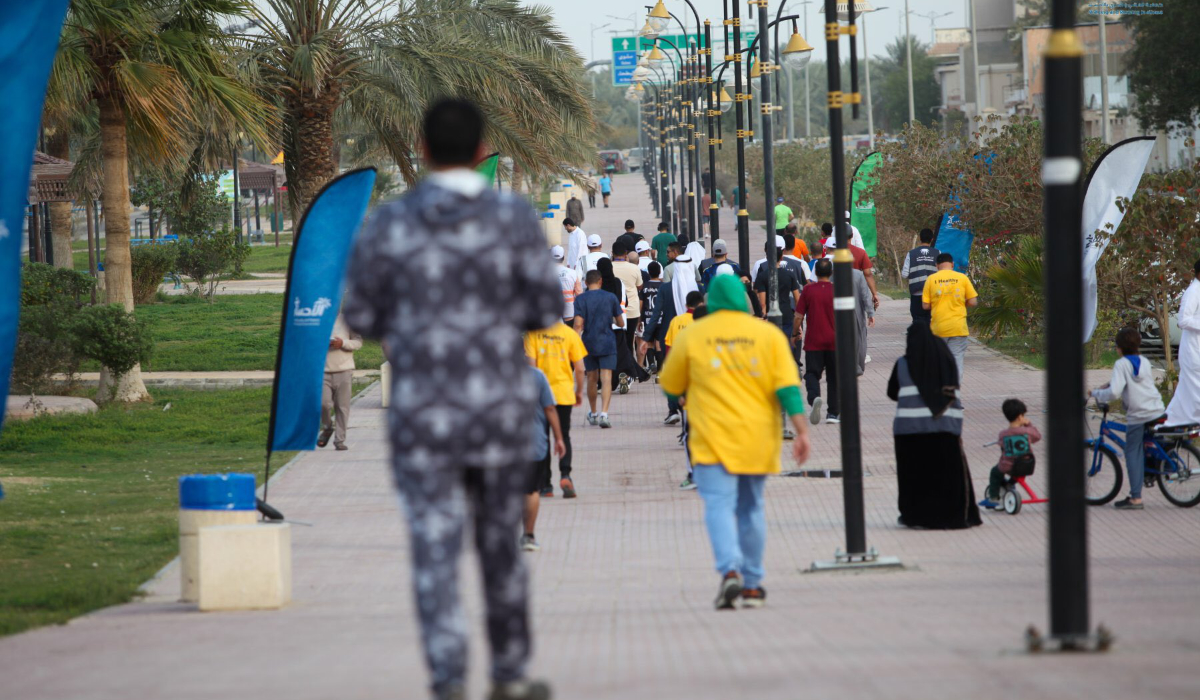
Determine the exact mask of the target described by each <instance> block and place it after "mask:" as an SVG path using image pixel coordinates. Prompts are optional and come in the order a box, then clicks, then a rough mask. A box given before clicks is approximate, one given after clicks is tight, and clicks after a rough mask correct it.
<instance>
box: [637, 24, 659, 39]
mask: <svg viewBox="0 0 1200 700" xmlns="http://www.w3.org/2000/svg"><path fill="white" fill-rule="evenodd" d="M658 34H659V32H658V30H656V29H655V28H654V27H652V26H651V25H650V20H646V23H645V24H643V25H642V28H641V29H640V30H638V36H640V37H642V38H643V39H655V38H657V37H658Z"/></svg>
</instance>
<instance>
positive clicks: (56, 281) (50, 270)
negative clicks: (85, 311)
mask: <svg viewBox="0 0 1200 700" xmlns="http://www.w3.org/2000/svg"><path fill="white" fill-rule="evenodd" d="M94 286H95V282H94V281H93V280H92V278H91V277H90V276H88V274H87V273H85V272H77V271H75V270H71V269H69V268H64V267H54V266H53V265H47V264H45V263H28V264H26V265H25V269H24V271H22V273H21V306H44V305H46V304H58V303H73V304H76V305H78V304H82V303H84V298H85V297H88V299H89V301H90V295H91V292H92V287H94Z"/></svg>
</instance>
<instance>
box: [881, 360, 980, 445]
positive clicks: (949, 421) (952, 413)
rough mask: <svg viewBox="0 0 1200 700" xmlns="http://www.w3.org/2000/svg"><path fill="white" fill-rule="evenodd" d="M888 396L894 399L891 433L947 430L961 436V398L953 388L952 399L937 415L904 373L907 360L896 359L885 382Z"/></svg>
mask: <svg viewBox="0 0 1200 700" xmlns="http://www.w3.org/2000/svg"><path fill="white" fill-rule="evenodd" d="M888 396H890V397H893V399H894V400H895V401H896V418H895V420H894V421H893V422H892V434H894V435H923V434H927V433H950V434H951V435H962V418H963V412H962V400H961V399H962V397H961V395H960V394H959V392H958V390H957V389H955V391H954V402H953V403H951V404H950V406H949V407H947V408H946V411H945V412H944V413H942V415H940V416H938V417H937V418H934V417H933V411H931V410H929V407H928V406H926V405H925V400H924V399H922V398H921V392H920V391H918V390H917V385H916V384H914V383H913V380H912V376H911V375H909V373H908V361H907V360H905V359H904V358H903V357H901V358H900V359H899V360H896V369H895V371H894V372H892V378H891V379H890V380H889V381H888Z"/></svg>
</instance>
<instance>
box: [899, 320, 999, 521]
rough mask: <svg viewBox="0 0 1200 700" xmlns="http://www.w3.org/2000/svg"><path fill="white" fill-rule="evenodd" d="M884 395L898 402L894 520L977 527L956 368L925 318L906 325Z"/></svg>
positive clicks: (942, 343) (973, 490)
mask: <svg viewBox="0 0 1200 700" xmlns="http://www.w3.org/2000/svg"><path fill="white" fill-rule="evenodd" d="M887 394H888V398H890V399H892V400H893V401H896V402H897V407H896V418H895V421H894V422H893V424H892V433H893V436H894V438H895V442H896V481H897V482H898V484H899V487H900V496H899V499H898V500H899V503H898V505H899V508H900V519H899V523H900V524H901V525H905V526H908V527H919V528H928V529H934V530H957V529H962V528H968V527H974V526H976V525H981V524H982V523H983V521H982V520H980V518H979V507H978V506H977V505H976V504H975V489H974V487H973V486H972V484H971V472H970V470H969V469H968V468H967V456H966V454H964V453H963V448H962V415H963V414H962V404H961V403H960V402H959V399H958V366H957V365H956V364H955V363H954V356H953V355H951V354H950V348H949V347H947V346H946V342H945V341H944V340H942V339H941V338H938V337H936V336H935V335H934V334H933V332H932V331H931V330H930V329H929V324H928V323H927V322H924V321H918V322H917V323H914V324H913V325H912V326H910V327H909V329H908V345H907V348H906V349H905V352H904V357H901V358H900V359H899V360H896V366H895V367H894V368H893V369H892V376H891V378H890V379H889V380H888V388H887Z"/></svg>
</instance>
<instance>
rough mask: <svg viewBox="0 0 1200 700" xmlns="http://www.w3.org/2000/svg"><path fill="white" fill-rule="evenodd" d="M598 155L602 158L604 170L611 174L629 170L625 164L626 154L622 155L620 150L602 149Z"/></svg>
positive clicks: (601, 165)
mask: <svg viewBox="0 0 1200 700" xmlns="http://www.w3.org/2000/svg"><path fill="white" fill-rule="evenodd" d="M596 155H597V156H599V158H600V167H601V169H602V170H603V171H604V172H606V173H610V174H620V173H624V172H628V171H627V170H626V165H625V156H623V155H621V152H620V151H600V152H599V153H598V154H596Z"/></svg>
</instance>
